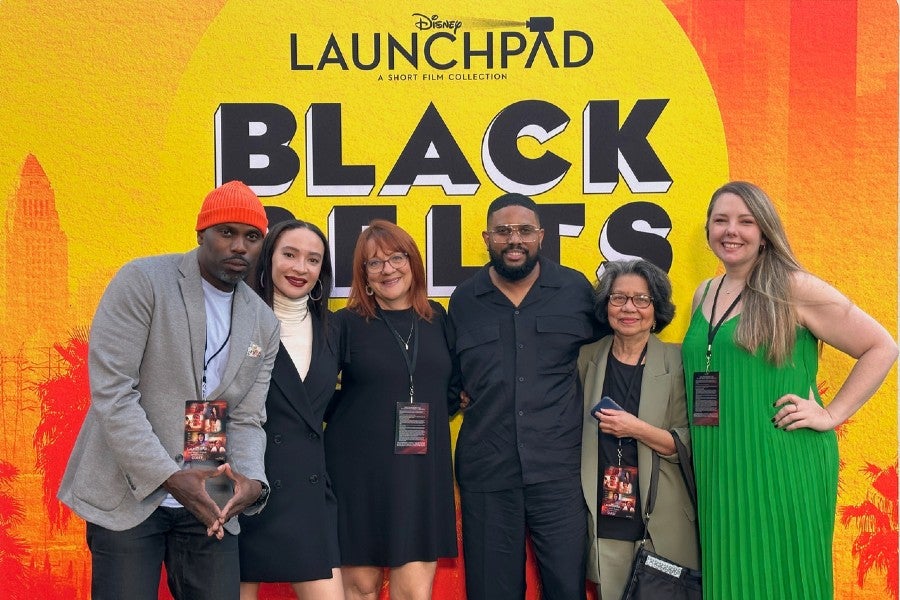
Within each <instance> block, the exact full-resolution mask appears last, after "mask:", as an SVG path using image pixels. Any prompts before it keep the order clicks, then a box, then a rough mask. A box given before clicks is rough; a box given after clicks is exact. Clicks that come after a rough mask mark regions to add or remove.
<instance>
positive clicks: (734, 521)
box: [682, 287, 838, 600]
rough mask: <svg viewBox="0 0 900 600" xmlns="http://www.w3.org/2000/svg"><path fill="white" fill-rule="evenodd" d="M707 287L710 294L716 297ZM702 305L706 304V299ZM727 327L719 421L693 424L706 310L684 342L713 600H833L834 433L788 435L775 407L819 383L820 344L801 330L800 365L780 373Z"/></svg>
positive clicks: (714, 365) (717, 348) (720, 352)
mask: <svg viewBox="0 0 900 600" xmlns="http://www.w3.org/2000/svg"><path fill="white" fill-rule="evenodd" d="M708 289H709V288H708V287H707V291H708ZM701 304H702V303H701ZM739 319H740V315H738V316H735V317H733V318H731V319H729V320H728V321H725V323H723V324H722V326H721V328H720V329H719V331H718V333H717V334H716V337H715V340H714V342H713V350H712V361H711V366H710V370H711V371H718V372H719V385H720V401H719V425H718V426H697V425H694V423H693V419H691V418H690V417H691V415H692V414H693V404H694V401H693V399H694V394H693V391H694V390H693V376H694V373H695V372H700V371H704V370H705V369H706V346H707V335H708V327H709V323H708V321H707V319H706V317H705V316H704V315H703V313H702V311H701V309H700V307H698V308H697V310H696V311H695V312H694V314H693V315H692V317H691V323H690V326H689V327H688V331H687V334H686V336H685V339H684V344H683V347H682V352H683V355H684V371H685V385H686V387H687V401H688V402H687V404H688V417H689V419H690V422H691V442H692V446H693V457H694V467H695V473H696V477H697V493H698V504H699V508H698V511H697V512H698V518H699V523H700V546H701V558H702V563H703V564H702V568H703V597H704V599H705V600H737V599H740V600H752V599H757V598H758V599H760V600H791V599H798V600H799V599H825V598H828V599H830V598H833V596H834V581H833V574H832V563H831V545H832V535H833V532H834V519H835V504H836V501H837V479H838V451H837V438H836V436H835V433H834V431H827V432H824V433H820V432H816V431H813V430H811V429H798V430H795V431H783V430H780V429H776V428H775V427H774V425H773V424H772V417H773V416H774V415H775V413H776V412H777V410H776V409H775V408H774V407H773V406H772V403H773V402H774V401H775V400H777V399H778V398H780V397H781V396H783V395H784V394H787V393H794V394H797V395H799V396H801V397H803V398H808V397H809V390H810V389H812V390H813V391H814V393H815V397H816V399H817V401H818V402H819V403H820V404H821V399H820V398H819V393H818V388H817V386H816V372H817V369H818V353H817V341H816V338H815V337H814V336H813V335H812V333H810V332H809V331H808V330H806V329H804V328H798V329H797V343H796V345H795V346H794V351H793V355H792V357H791V358H792V359H791V361H790V362H788V363H786V364H785V365H784V366H782V367H775V366H773V365H771V364H770V363H768V362H766V361H765V359H764V353H763V351H762V350H760V351H758V352H757V353H756V354H755V355H753V354H750V353H748V352H747V351H746V350H743V349H741V348H739V347H738V346H737V345H736V344H735V343H734V341H733V339H734V332H735V328H736V327H737V324H738V320H739Z"/></svg>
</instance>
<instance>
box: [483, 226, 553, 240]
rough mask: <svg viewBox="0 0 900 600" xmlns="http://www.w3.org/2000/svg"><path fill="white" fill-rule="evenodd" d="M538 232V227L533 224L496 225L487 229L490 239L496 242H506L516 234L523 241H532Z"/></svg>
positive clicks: (535, 238)
mask: <svg viewBox="0 0 900 600" xmlns="http://www.w3.org/2000/svg"><path fill="white" fill-rule="evenodd" d="M540 232H541V229H540V227H535V226H534V225H497V226H496V227H494V228H493V229H490V230H488V234H489V235H490V236H491V241H492V242H494V243H497V244H508V243H509V242H510V240H512V238H513V235H516V234H518V236H519V239H520V240H522V241H523V242H526V243H527V242H534V241H536V240H537V239H538V234H539V233H540Z"/></svg>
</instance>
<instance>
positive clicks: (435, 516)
mask: <svg viewBox="0 0 900 600" xmlns="http://www.w3.org/2000/svg"><path fill="white" fill-rule="evenodd" d="M337 317H338V320H339V322H340V327H341V350H340V363H341V390H340V392H339V393H338V394H337V395H336V397H335V400H334V402H333V410H332V413H331V415H330V416H329V417H328V419H327V420H328V426H327V428H326V430H325V452H326V457H327V460H328V471H329V473H330V475H331V478H332V481H333V483H334V489H335V495H336V496H337V500H338V537H339V540H340V548H341V563H342V567H341V570H342V574H343V581H344V591H345V597H346V598H347V599H348V600H352V599H359V598H376V597H377V596H378V593H379V591H380V589H381V586H382V580H383V577H384V570H385V569H389V570H390V575H389V578H390V579H389V580H390V593H391V598H393V599H395V600H397V599H399V600H406V599H417V600H426V599H428V598H431V588H432V581H433V579H434V574H435V569H436V565H437V559H438V558H440V557H452V556H456V548H457V542H456V519H455V515H456V512H455V507H454V500H453V475H452V470H451V463H450V425H449V417H448V389H449V386H450V380H451V376H452V375H453V372H454V369H453V361H452V360H451V355H450V350H449V348H450V345H449V343H448V339H447V335H448V334H447V328H446V313H445V311H444V309H443V307H442V306H441V305H440V304H437V303H435V302H430V301H429V300H428V297H427V293H426V287H425V268H424V265H423V263H422V257H421V255H420V254H419V250H418V248H417V247H416V244H415V242H414V241H413V239H412V238H411V237H410V236H409V234H407V233H406V232H405V231H403V230H402V229H400V228H399V227H397V226H396V225H394V224H393V223H390V222H388V221H382V220H375V221H372V222H371V223H370V224H369V226H368V227H367V228H366V229H365V230H364V231H363V232H362V233H361V234H360V236H359V239H358V240H357V243H356V249H355V251H354V254H353V282H352V284H351V288H350V297H349V300H348V303H347V308H345V309H343V310H341V311H338V313H337Z"/></svg>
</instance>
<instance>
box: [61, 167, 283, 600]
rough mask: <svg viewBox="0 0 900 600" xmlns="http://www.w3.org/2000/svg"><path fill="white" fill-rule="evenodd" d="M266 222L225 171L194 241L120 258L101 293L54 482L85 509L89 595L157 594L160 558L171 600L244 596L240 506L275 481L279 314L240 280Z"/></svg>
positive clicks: (259, 498) (262, 496)
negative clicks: (76, 409) (273, 378)
mask: <svg viewBox="0 0 900 600" xmlns="http://www.w3.org/2000/svg"><path fill="white" fill-rule="evenodd" d="M267 226H268V221H267V219H266V213H265V210H264V209H263V206H262V204H261V203H260V201H259V198H258V197H257V196H256V194H254V193H253V191H252V190H251V189H250V188H249V187H247V186H246V185H244V184H243V183H241V182H238V181H231V182H229V183H226V184H224V185H222V186H220V187H218V188H216V189H215V190H213V191H212V192H210V194H209V195H208V196H207V197H206V199H205V200H204V202H203V206H202V208H201V209H200V214H199V215H198V217H197V227H196V229H197V243H198V247H197V248H195V249H194V250H192V251H190V252H188V253H186V254H169V255H164V256H154V257H148V258H140V259H137V260H134V261H132V262H130V263H128V264H126V265H125V266H124V267H122V269H121V270H120V271H119V273H118V274H116V276H115V277H114V278H113V280H112V281H111V282H110V284H109V286H108V287H107V288H106V291H105V292H104V294H103V298H102V299H101V300H100V305H99V306H98V308H97V312H96V314H95V316H94V320H93V323H92V325H91V335H90V354H89V362H88V365H89V370H90V382H91V407H90V410H89V411H88V414H87V417H86V418H85V420H84V424H83V425H82V428H81V432H80V433H79V435H78V440H77V441H76V443H75V447H74V449H73V450H72V454H71V456H70V458H69V464H68V467H67V469H66V473H65V476H64V477H63V481H62V485H61V486H60V490H59V498H60V500H61V501H62V502H64V503H65V504H67V505H68V506H69V507H71V508H72V510H74V511H75V512H76V513H77V514H78V515H80V516H81V517H83V518H84V519H85V520H86V521H87V543H88V547H89V548H90V550H91V555H92V567H93V580H92V583H91V596H92V598H94V600H105V599H120V598H128V600H142V599H147V600H156V598H157V593H158V592H157V590H158V587H159V578H160V567H161V565H162V564H163V563H165V565H166V572H167V575H168V583H169V590H170V591H171V592H172V595H173V596H174V597H175V598H176V599H191V600H194V599H201V600H202V599H206V598H208V599H210V600H212V599H215V600H224V599H235V600H236V599H237V598H238V594H239V591H238V590H239V585H240V581H239V575H240V573H239V569H240V567H239V564H238V550H237V537H236V536H237V533H238V531H239V528H238V519H237V518H235V517H236V515H238V514H239V513H241V512H245V513H247V514H253V513H255V512H258V511H259V510H262V508H263V507H264V505H265V501H266V498H267V497H268V489H269V488H268V484H267V482H266V476H265V473H264V470H263V455H264V452H265V445H266V439H265V433H264V432H263V429H262V425H263V422H264V421H265V398H266V392H267V389H268V386H269V376H270V374H271V370H272V364H273V363H274V361H275V354H276V353H277V351H278V344H279V336H278V321H277V320H276V319H275V316H274V314H273V313H272V311H271V309H270V308H269V307H268V306H266V305H265V304H264V303H263V302H262V301H261V300H260V299H259V296H257V295H256V294H255V293H254V292H253V291H252V290H250V288H249V287H248V286H247V285H246V284H245V283H244V281H243V279H244V277H245V276H246V275H247V274H248V273H251V272H252V271H253V269H254V266H255V264H256V259H257V257H258V255H259V251H260V249H261V247H262V241H263V236H264V235H265V233H266V229H267ZM207 415H216V423H215V424H214V425H215V426H214V427H213V426H211V425H213V424H211V423H206V422H205V421H206V420H207V419H208V417H207ZM223 449H224V450H223Z"/></svg>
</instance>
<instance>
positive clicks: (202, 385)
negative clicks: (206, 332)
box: [200, 292, 234, 400]
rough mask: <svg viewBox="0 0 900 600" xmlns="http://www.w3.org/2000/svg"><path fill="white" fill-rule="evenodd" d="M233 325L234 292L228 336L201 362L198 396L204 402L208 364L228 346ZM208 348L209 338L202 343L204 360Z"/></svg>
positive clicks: (232, 294)
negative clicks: (201, 376) (201, 372)
mask: <svg viewBox="0 0 900 600" xmlns="http://www.w3.org/2000/svg"><path fill="white" fill-rule="evenodd" d="M233 325H234V292H232V293H231V313H230V316H229V318H228V334H227V335H226V336H225V341H224V342H222V345H221V346H219V349H218V350H216V351H215V352H213V355H212V356H210V357H209V360H204V361H203V378H202V379H201V382H200V395H201V396H202V397H203V399H204V400H206V370H207V369H208V368H209V363H211V362H212V361H213V359H214V358H215V357H217V356H218V355H219V353H220V352H222V350H224V349H225V346H227V345H228V340H230V339H231V328H232V326H233ZM208 347H209V338H208V337H207V338H206V342H204V343H203V357H204V359H205V358H206V349H207V348H208Z"/></svg>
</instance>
